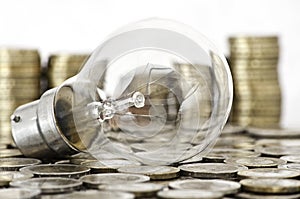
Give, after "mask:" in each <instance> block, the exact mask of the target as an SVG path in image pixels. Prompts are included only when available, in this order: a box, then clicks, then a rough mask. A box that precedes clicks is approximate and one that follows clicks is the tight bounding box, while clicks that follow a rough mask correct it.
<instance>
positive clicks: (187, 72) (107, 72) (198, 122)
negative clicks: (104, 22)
mask: <svg viewBox="0 0 300 199" xmlns="http://www.w3.org/2000/svg"><path fill="white" fill-rule="evenodd" d="M232 95H233V91H232V79H231V74H230V70H229V67H228V64H227V62H226V61H225V58H224V56H223V55H222V54H221V53H220V52H219V51H218V50H217V49H216V48H215V47H214V46H213V45H212V44H211V43H210V42H209V41H208V40H207V39H205V38H204V37H203V36H202V35H201V34H200V33H198V32H197V31H195V30H193V29H192V28H190V27H188V26H186V25H183V24H181V23H178V22H174V21H170V20H163V19H148V20H144V21H140V22H137V23H133V24H131V25H128V26H126V27H125V28H122V29H120V30H118V31H116V32H115V33H113V34H112V35H111V36H110V37H109V38H108V39H107V40H105V41H104V42H103V43H102V44H101V45H100V46H99V47H98V48H97V49H96V50H95V51H94V52H93V54H92V55H91V56H90V58H89V59H88V60H87V62H86V63H85V64H84V66H83V67H82V69H81V71H80V72H79V73H78V74H77V75H76V76H74V77H72V78H70V79H68V80H66V81H65V82H64V83H63V84H62V85H60V86H59V87H57V88H54V89H51V90H49V91H47V92H45V93H44V94H43V95H42V97H41V98H40V100H39V101H35V102H32V103H29V104H25V105H23V106H20V107H19V108H18V109H17V110H16V111H15V112H14V114H13V115H12V135H13V138H14V141H15V143H16V145H17V146H18V147H19V149H20V150H21V151H22V152H23V154H24V155H25V156H30V157H39V158H46V157H48V158H49V157H51V156H52V157H58V156H66V155H71V154H74V153H77V152H79V151H83V152H88V153H90V154H91V155H92V156H94V157H95V158H97V159H99V160H101V159H102V158H104V157H103V154H115V155H117V156H118V157H122V158H125V159H129V160H132V161H138V162H140V163H142V164H148V165H168V164H172V163H177V162H181V161H184V160H186V159H188V158H191V157H193V156H195V155H196V154H199V153H200V154H203V155H204V154H205V153H207V151H209V149H210V148H211V147H212V145H213V144H214V142H215V140H216V138H217V137H218V135H219V134H220V132H221V130H222V128H223V126H224V125H225V123H226V121H227V118H228V115H229V112H230V109H231V103H232Z"/></svg>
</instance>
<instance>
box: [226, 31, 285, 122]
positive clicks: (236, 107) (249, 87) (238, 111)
mask: <svg viewBox="0 0 300 199" xmlns="http://www.w3.org/2000/svg"><path fill="white" fill-rule="evenodd" d="M229 43H230V68H231V72H232V75H233V81H234V91H235V92H234V103H233V109H232V115H231V121H232V123H234V124H238V125H242V126H256V127H264V128H267V127H278V126H279V125H278V124H279V122H280V114H281V90H280V85H279V81H278V71H277V65H278V58H279V44H278V37H276V36H269V37H268V36H263V37H252V36H240V37H231V38H229Z"/></svg>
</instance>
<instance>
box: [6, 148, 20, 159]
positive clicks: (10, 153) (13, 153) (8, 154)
mask: <svg viewBox="0 0 300 199" xmlns="http://www.w3.org/2000/svg"><path fill="white" fill-rule="evenodd" d="M22 155H23V154H22V153H21V151H20V150H19V149H0V158H8V157H18V156H22Z"/></svg>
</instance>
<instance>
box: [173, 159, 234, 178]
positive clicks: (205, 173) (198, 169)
mask: <svg viewBox="0 0 300 199" xmlns="http://www.w3.org/2000/svg"><path fill="white" fill-rule="evenodd" d="M179 169H180V170H181V171H182V174H183V175H186V176H191V177H195V178H222V179H232V178H236V177H237V172H238V170H239V168H238V166H236V165H229V164H224V163H195V164H186V165H181V166H179Z"/></svg>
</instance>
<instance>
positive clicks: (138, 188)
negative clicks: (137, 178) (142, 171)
mask: <svg viewBox="0 0 300 199" xmlns="http://www.w3.org/2000/svg"><path fill="white" fill-rule="evenodd" d="M98 188H99V189H100V190H108V191H124V192H129V193H133V194H134V195H135V197H151V196H155V195H156V193H157V192H158V191H160V190H161V189H162V188H163V186H162V185H159V184H154V183H136V184H130V183H129V184H114V185H100V186H99V187H98Z"/></svg>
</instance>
